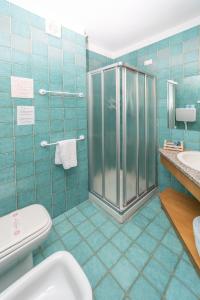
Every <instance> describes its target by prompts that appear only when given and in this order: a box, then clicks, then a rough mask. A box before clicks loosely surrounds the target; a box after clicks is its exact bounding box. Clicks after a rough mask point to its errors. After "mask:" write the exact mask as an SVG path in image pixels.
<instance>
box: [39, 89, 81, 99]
mask: <svg viewBox="0 0 200 300" xmlns="http://www.w3.org/2000/svg"><path fill="white" fill-rule="evenodd" d="M39 94H40V95H42V96H45V95H51V96H63V97H79V98H83V97H84V94H83V93H70V92H62V91H47V90H45V89H39Z"/></svg>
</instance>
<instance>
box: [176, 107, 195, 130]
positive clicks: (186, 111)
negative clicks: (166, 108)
mask: <svg viewBox="0 0 200 300" xmlns="http://www.w3.org/2000/svg"><path fill="white" fill-rule="evenodd" d="M176 121H178V122H184V124H185V130H187V122H196V108H195V107H183V108H176Z"/></svg>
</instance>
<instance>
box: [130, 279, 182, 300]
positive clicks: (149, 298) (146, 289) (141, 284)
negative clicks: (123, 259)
mask: <svg viewBox="0 0 200 300" xmlns="http://www.w3.org/2000/svg"><path fill="white" fill-rule="evenodd" d="M130 299H132V300H161V296H160V294H159V293H158V292H157V291H156V290H155V288H153V287H152V285H151V284H150V283H149V282H147V281H146V279H144V278H143V277H140V278H139V279H138V280H137V281H136V282H135V283H134V285H133V287H132V288H131V291H130ZM177 299H178V298H177ZM173 300H175V299H173Z"/></svg>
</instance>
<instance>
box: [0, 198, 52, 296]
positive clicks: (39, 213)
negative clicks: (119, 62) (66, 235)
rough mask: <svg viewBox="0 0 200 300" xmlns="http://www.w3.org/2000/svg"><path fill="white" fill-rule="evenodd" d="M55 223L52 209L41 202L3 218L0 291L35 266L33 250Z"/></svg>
mask: <svg viewBox="0 0 200 300" xmlns="http://www.w3.org/2000/svg"><path fill="white" fill-rule="evenodd" d="M51 226H52V220H51V217H50V215H49V213H48V212H47V210H46V209H45V208H44V207H43V206H42V205H39V204H34V205H30V206H27V207H25V208H22V209H19V210H16V211H14V212H12V213H10V214H8V215H6V216H3V217H1V218H0V293H1V292H2V291H3V290H5V288H7V287H8V286H9V285H10V284H12V283H13V282H14V281H16V280H17V279H18V278H19V277H21V276H22V275H24V274H25V273H26V272H27V271H29V270H30V269H31V268H32V267H33V258H32V251H33V250H34V249H36V248H37V247H38V246H39V245H40V244H41V243H42V242H43V241H44V240H45V239H46V238H47V236H48V233H49V231H50V229H51Z"/></svg>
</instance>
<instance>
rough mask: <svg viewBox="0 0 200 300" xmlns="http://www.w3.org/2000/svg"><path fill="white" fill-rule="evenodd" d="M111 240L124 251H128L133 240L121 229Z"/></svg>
mask: <svg viewBox="0 0 200 300" xmlns="http://www.w3.org/2000/svg"><path fill="white" fill-rule="evenodd" d="M111 241H112V242H113V244H114V245H115V246H116V247H117V248H118V249H119V250H120V251H122V252H124V251H126V250H127V249H128V247H129V246H130V244H131V242H132V241H131V239H129V237H127V236H126V235H125V234H124V233H122V232H121V231H120V232H118V233H117V234H116V235H115V236H114V237H113V238H112V240H111Z"/></svg>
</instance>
